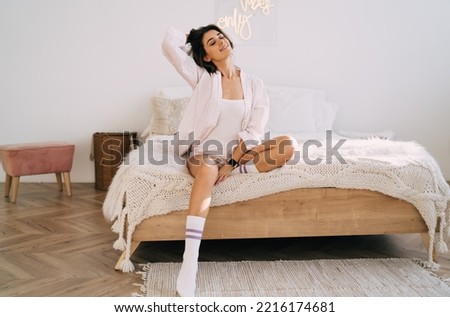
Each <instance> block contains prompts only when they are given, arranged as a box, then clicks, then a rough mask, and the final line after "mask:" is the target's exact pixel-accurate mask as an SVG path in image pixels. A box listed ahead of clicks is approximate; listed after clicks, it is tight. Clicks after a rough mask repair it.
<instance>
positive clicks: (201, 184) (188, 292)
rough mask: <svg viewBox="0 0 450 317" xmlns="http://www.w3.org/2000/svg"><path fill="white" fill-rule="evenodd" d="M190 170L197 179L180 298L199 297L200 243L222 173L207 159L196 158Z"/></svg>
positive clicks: (185, 247)
mask: <svg viewBox="0 0 450 317" xmlns="http://www.w3.org/2000/svg"><path fill="white" fill-rule="evenodd" d="M188 169H189V172H190V173H191V175H192V176H193V177H194V184H193V185H192V191H191V197H190V201H189V210H188V216H187V218H186V239H185V246H184V253H183V264H182V265H181V269H180V273H179V274H178V278H177V292H178V294H179V295H180V296H195V288H196V283H195V280H196V277H197V268H198V253H199V248H200V242H201V239H202V235H203V227H204V225H205V220H206V216H207V215H208V211H209V206H210V203H211V193H212V187H213V186H214V183H215V182H216V180H217V175H218V170H219V169H218V166H217V165H215V164H214V162H210V161H208V158H207V157H203V156H195V157H192V158H191V159H190V160H189V161H188Z"/></svg>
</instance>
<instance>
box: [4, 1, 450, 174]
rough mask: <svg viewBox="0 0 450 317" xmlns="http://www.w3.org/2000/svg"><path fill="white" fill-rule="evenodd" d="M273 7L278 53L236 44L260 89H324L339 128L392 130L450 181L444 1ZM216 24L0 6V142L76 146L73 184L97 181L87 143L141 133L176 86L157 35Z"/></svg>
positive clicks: (152, 4) (105, 8)
mask: <svg viewBox="0 0 450 317" xmlns="http://www.w3.org/2000/svg"><path fill="white" fill-rule="evenodd" d="M277 4H278V25H277V26H276V27H277V29H278V39H277V45H275V46H246V45H245V46H240V47H237V48H236V53H235V55H236V58H237V63H238V64H239V65H241V66H243V67H244V68H246V70H247V72H251V73H254V74H256V75H258V76H259V77H261V78H262V79H264V80H265V81H266V83H267V84H277V85H293V86H303V87H310V88H323V89H326V90H327V92H328V99H329V100H330V101H333V102H336V103H337V104H339V106H340V113H339V116H338V118H337V121H336V124H335V128H336V129H337V130H340V129H342V130H356V131H362V132H366V131H367V132H374V131H380V130H384V129H391V130H394V131H395V132H396V134H397V137H399V138H400V139H402V140H415V141H417V142H419V143H421V144H423V145H424V146H425V147H426V148H427V149H428V150H429V151H430V153H431V154H432V155H433V156H434V157H435V158H436V160H437V161H438V163H439V164H440V166H441V168H442V170H443V173H444V176H445V177H446V179H450V159H449V157H450V58H449V56H450V41H449V39H450V19H448V17H449V16H450V1H446V0H427V1H425V0H365V1H360V0H301V1H299V0H278V3H277ZM214 15H215V13H214V1H211V0H195V1H192V0H190V1H183V0H165V1H160V2H156V1H149V0H129V1H125V0H78V1H73V0H0V48H1V49H0V107H1V108H0V120H1V121H0V144H6V143H19V142H33V141H42V140H65V141H68V142H73V143H74V144H75V145H76V154H75V161H74V166H73V170H72V180H73V181H74V182H93V181H94V164H93V162H91V161H90V160H89V154H90V148H91V137H92V134H93V133H94V132H97V131H106V132H108V131H123V130H128V131H138V132H142V131H143V129H144V128H145V126H146V124H147V122H148V120H149V117H150V107H149V101H150V97H151V95H152V93H154V91H155V89H156V88H158V87H163V86H174V85H183V84H184V82H183V81H182V80H181V78H180V77H179V76H178V75H177V73H176V72H175V71H174V70H173V68H172V67H171V66H170V65H169V64H168V62H167V61H166V60H165V59H164V57H163V56H162V54H161V49H160V43H161V39H162V36H163V34H164V31H165V30H166V29H167V27H168V26H170V25H173V26H175V27H177V28H179V29H182V30H186V31H188V30H189V29H190V28H192V27H197V26H200V25H204V24H207V23H210V22H214V21H213V18H214ZM1 173H3V171H2V172H1ZM0 177H1V178H0V179H3V177H4V174H0ZM23 181H54V178H53V176H51V175H46V176H34V177H25V178H23Z"/></svg>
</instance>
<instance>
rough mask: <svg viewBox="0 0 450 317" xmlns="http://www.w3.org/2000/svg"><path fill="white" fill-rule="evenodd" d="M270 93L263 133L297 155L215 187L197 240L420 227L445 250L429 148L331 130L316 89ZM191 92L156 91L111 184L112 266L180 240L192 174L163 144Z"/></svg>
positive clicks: (441, 199) (438, 184)
mask: <svg viewBox="0 0 450 317" xmlns="http://www.w3.org/2000/svg"><path fill="white" fill-rule="evenodd" d="M268 92H269V97H270V104H271V118H270V120H269V123H268V131H272V136H273V134H275V135H276V134H278V133H280V134H281V133H288V134H290V135H291V136H293V137H294V138H295V139H297V141H298V151H296V156H295V158H294V159H292V160H291V161H289V162H288V164H287V165H286V166H284V167H282V168H280V169H277V170H275V171H272V172H269V173H262V174H246V175H235V176H232V177H230V178H229V179H227V181H226V182H223V183H221V184H219V185H218V186H215V188H214V190H213V199H212V202H211V209H210V213H209V216H208V218H207V221H206V224H205V229H204V234H203V239H243V238H244V239H245V238H274V237H314V236H342V235H374V234H400V233H418V234H421V236H422V239H423V242H424V246H425V248H426V250H427V251H428V259H427V261H428V264H429V265H430V266H433V265H435V263H436V261H437V252H447V245H446V242H445V240H446V239H447V236H448V226H447V224H448V222H449V208H448V205H449V201H450V189H449V186H448V184H447V183H446V182H445V180H444V178H443V176H442V173H441V171H440V169H439V166H438V164H437V163H436V161H435V160H434V159H433V157H432V156H431V155H430V154H429V153H428V152H427V151H426V149H424V148H423V147H422V146H420V145H419V144H417V143H415V142H405V141H397V140H391V139H389V138H386V137H385V136H383V137H379V136H378V137H377V136H374V137H368V138H352V139H348V138H345V137H344V136H342V135H339V133H336V132H335V131H333V130H332V126H333V123H334V119H335V117H336V114H337V107H336V105H334V104H332V103H329V102H327V101H326V98H325V92H324V91H323V90H318V89H306V88H298V87H280V86H269V87H268ZM188 94H189V90H188V89H187V88H185V87H181V88H168V89H162V90H160V91H158V92H157V93H156V94H155V96H154V97H153V99H152V115H151V120H150V123H149V125H148V127H147V129H146V130H145V131H144V133H143V138H144V139H145V142H143V144H142V145H141V146H139V147H138V148H137V149H136V150H134V151H132V152H130V154H129V155H128V157H127V158H126V160H125V161H124V163H123V164H122V166H120V168H119V170H118V172H117V174H116V175H115V177H114V179H113V181H112V183H111V186H110V188H109V189H108V193H107V196H106V198H105V202H104V205H103V212H104V216H105V218H106V219H108V220H109V221H111V222H113V226H112V230H113V231H114V232H116V233H117V234H118V239H117V241H116V242H115V243H114V245H113V247H114V248H115V249H118V250H121V251H122V254H121V256H120V257H119V259H118V261H117V264H116V267H115V268H116V269H118V270H121V271H123V272H131V271H133V270H134V265H133V263H132V261H131V255H132V254H133V252H134V251H135V250H136V248H137V247H138V246H139V244H140V243H141V242H143V241H169V240H184V234H185V219H186V213H187V207H188V202H189V194H190V187H191V185H192V177H191V176H190V175H189V173H188V171H187V169H186V167H185V165H184V164H183V162H182V161H180V159H179V158H177V157H175V156H173V155H171V154H170V153H168V151H167V146H168V144H169V143H170V142H171V140H173V137H174V136H173V133H174V132H175V131H176V129H177V125H178V123H179V118H180V114H181V113H182V111H183V105H184V103H185V102H186V100H187V98H188ZM274 109H276V111H273V110H274ZM274 113H275V114H276V115H275V116H274V115H273V114H274ZM330 152H331V153H330Z"/></svg>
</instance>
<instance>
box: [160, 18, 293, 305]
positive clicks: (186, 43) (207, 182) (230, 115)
mask: <svg viewBox="0 0 450 317" xmlns="http://www.w3.org/2000/svg"><path fill="white" fill-rule="evenodd" d="M162 49H163V53H164V55H165V56H166V57H167V59H168V60H169V61H170V62H171V63H172V65H173V66H174V67H175V68H176V70H177V71H178V72H179V73H180V74H181V76H182V77H183V78H184V79H185V80H186V81H187V82H188V84H189V85H190V86H191V87H192V89H193V93H192V96H191V99H190V101H189V103H188V104H187V106H186V109H185V111H184V114H183V118H182V120H181V123H180V127H179V131H178V138H177V139H178V140H180V142H179V144H177V145H176V146H177V147H176V149H175V150H176V151H177V152H178V154H179V155H184V154H186V153H187V157H188V159H187V168H188V170H189V172H190V174H191V175H192V176H193V177H194V183H193V186H192V192H191V196H190V202H189V210H188V216H187V219H186V240H185V250H184V254H183V264H182V266H181V270H180V273H179V275H178V278H177V292H178V294H179V295H180V296H194V294H195V287H196V286H195V280H196V275H197V266H198V253H199V248H200V242H201V238H202V233H203V227H204V223H205V219H206V217H207V215H208V211H209V207H210V202H211V193H212V188H213V186H214V185H217V184H219V183H221V182H223V181H225V180H226V179H227V178H228V177H230V175H232V174H236V173H261V172H269V171H271V170H273V169H275V168H278V167H281V166H283V165H284V164H285V163H286V162H287V161H288V160H289V159H291V158H292V157H293V155H294V143H293V140H292V139H291V138H290V137H287V136H281V137H277V138H274V139H272V140H269V141H265V142H261V139H262V137H263V134H264V128H265V125H266V122H267V119H268V112H269V101H268V96H267V92H266V89H265V86H264V84H263V82H262V81H261V80H260V79H258V78H256V77H254V76H250V75H248V74H246V73H245V72H244V71H242V69H240V68H239V67H237V66H236V65H235V64H234V62H233V59H232V53H233V43H232V42H231V41H230V39H229V38H228V37H227V36H226V35H225V33H224V32H222V30H221V29H220V28H219V27H217V26H216V25H212V24H211V25H207V26H204V27H200V28H198V29H192V30H191V32H190V33H189V34H188V36H187V38H186V35H185V34H183V33H181V32H179V31H177V30H175V29H173V28H171V29H169V30H168V31H167V33H166V36H165V37H164V40H163V45H162ZM192 136H193V137H192ZM187 140H189V141H187ZM194 140H196V141H194Z"/></svg>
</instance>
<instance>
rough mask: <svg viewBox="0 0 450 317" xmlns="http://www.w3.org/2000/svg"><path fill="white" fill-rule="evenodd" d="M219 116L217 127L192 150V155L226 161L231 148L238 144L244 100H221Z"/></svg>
mask: <svg viewBox="0 0 450 317" xmlns="http://www.w3.org/2000/svg"><path fill="white" fill-rule="evenodd" d="M219 107H220V115H219V119H218V120H217V125H216V126H215V127H214V128H213V129H212V130H211V132H210V133H209V135H208V136H207V138H206V139H205V140H202V141H201V142H200V145H198V146H196V147H195V148H194V154H195V155H197V154H202V153H203V154H208V155H215V156H220V157H223V158H226V159H228V158H229V157H230V156H231V154H232V150H233V148H234V147H235V146H236V145H238V144H239V137H238V133H239V132H241V131H242V120H243V119H244V113H245V103H244V99H238V100H230V99H221V101H220V103H219Z"/></svg>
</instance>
